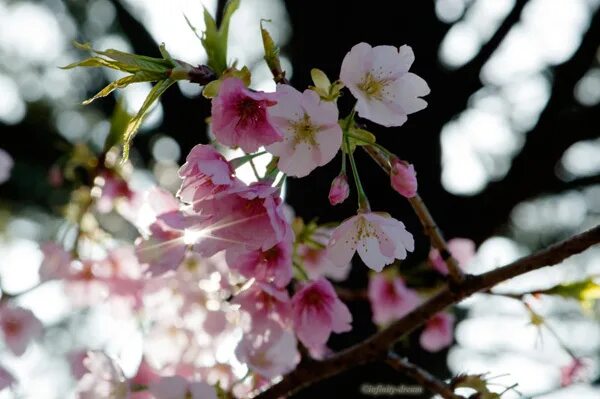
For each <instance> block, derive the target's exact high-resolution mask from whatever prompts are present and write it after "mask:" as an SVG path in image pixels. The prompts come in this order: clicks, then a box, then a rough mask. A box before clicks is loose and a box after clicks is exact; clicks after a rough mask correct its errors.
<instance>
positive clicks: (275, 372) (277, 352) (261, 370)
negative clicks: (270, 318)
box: [235, 322, 300, 379]
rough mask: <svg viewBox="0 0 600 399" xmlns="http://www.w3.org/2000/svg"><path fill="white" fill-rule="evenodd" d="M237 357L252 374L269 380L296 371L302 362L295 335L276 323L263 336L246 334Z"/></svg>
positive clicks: (236, 351)
mask: <svg viewBox="0 0 600 399" xmlns="http://www.w3.org/2000/svg"><path fill="white" fill-rule="evenodd" d="M235 355H236V357H237V358H238V360H239V361H240V362H242V363H245V364H247V365H248V367H249V368H250V369H251V370H252V371H254V372H255V373H257V374H259V375H261V376H262V377H264V378H268V379H271V378H274V377H277V376H279V375H282V374H286V373H288V372H290V371H292V370H293V369H294V368H295V367H296V365H297V364H298V363H299V362H300V354H299V353H298V349H297V341H296V337H295V336H294V333H293V332H291V331H289V330H288V329H283V328H281V327H280V326H279V324H276V323H274V322H272V323H271V325H270V326H269V327H267V328H264V329H261V330H260V331H259V332H249V333H246V334H244V335H243V337H242V339H241V341H240V342H239V343H238V346H237V347H236V349H235Z"/></svg>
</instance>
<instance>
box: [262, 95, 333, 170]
mask: <svg viewBox="0 0 600 399" xmlns="http://www.w3.org/2000/svg"><path fill="white" fill-rule="evenodd" d="M269 116H270V118H271V120H272V121H273V123H274V124H275V126H277V128H278V129H279V130H280V131H282V132H283V135H284V137H283V141H279V142H276V143H274V144H271V145H269V146H267V147H266V150H267V151H269V152H270V153H271V154H273V155H275V156H278V157H279V163H278V164H277V166H278V167H279V169H280V170H281V171H282V172H284V173H287V174H288V175H290V176H296V177H303V176H306V175H308V174H309V173H310V172H311V171H312V170H313V169H315V168H316V167H318V166H323V165H325V164H327V163H328V162H329V161H331V160H332V159H333V157H334V156H335V154H337V152H338V150H339V149H340V147H341V145H342V129H341V127H340V125H339V124H338V109H337V106H336V105H335V103H333V102H328V101H321V99H320V98H319V95H318V94H317V93H315V92H314V91H312V90H305V91H304V93H300V92H299V91H298V90H296V89H294V88H293V87H291V86H288V85H278V86H277V105H275V106H273V107H272V108H270V109H269Z"/></svg>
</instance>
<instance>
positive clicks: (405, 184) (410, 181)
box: [390, 158, 417, 198]
mask: <svg viewBox="0 0 600 399" xmlns="http://www.w3.org/2000/svg"><path fill="white" fill-rule="evenodd" d="M390 180H391V184H392V188H393V189H394V190H396V191H397V192H398V193H399V194H401V195H403V196H404V197H406V198H413V197H414V196H415V195H417V173H416V172H415V167H414V166H413V165H411V164H409V163H408V162H405V161H401V160H399V159H398V158H394V159H393V160H392V169H391V171H390Z"/></svg>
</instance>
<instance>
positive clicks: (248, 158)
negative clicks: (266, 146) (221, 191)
mask: <svg viewBox="0 0 600 399" xmlns="http://www.w3.org/2000/svg"><path fill="white" fill-rule="evenodd" d="M266 153H267V152H266V151H260V152H255V153H254V154H244V155H242V156H241V157H237V158H233V159H232V160H231V161H229V163H230V164H231V165H232V166H233V168H234V169H237V168H239V167H240V166H242V165H244V164H245V163H246V162H249V161H252V160H253V159H254V158H256V157H259V156H261V155H264V154H266Z"/></svg>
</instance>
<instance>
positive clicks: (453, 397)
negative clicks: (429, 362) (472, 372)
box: [385, 352, 464, 399]
mask: <svg viewBox="0 0 600 399" xmlns="http://www.w3.org/2000/svg"><path fill="white" fill-rule="evenodd" d="M385 362H386V363H387V364H388V365H390V366H391V367H392V368H393V369H394V370H396V371H399V372H400V373H402V374H404V375H406V376H407V377H409V378H412V379H413V380H415V381H416V382H417V383H418V384H419V385H421V386H422V387H423V388H425V389H427V390H429V391H430V392H432V393H437V394H438V395H440V396H441V397H442V398H445V399H464V398H463V397H462V396H460V395H457V394H455V393H454V390H453V389H452V388H451V387H450V386H449V385H448V384H445V383H444V382H442V381H440V380H439V379H437V378H436V377H434V376H433V375H432V374H430V373H429V372H428V371H427V370H424V369H422V368H421V367H419V366H417V365H416V364H413V363H411V362H409V361H408V359H406V358H402V357H400V356H398V355H397V354H395V353H393V352H390V353H388V356H387V358H386V359H385Z"/></svg>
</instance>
